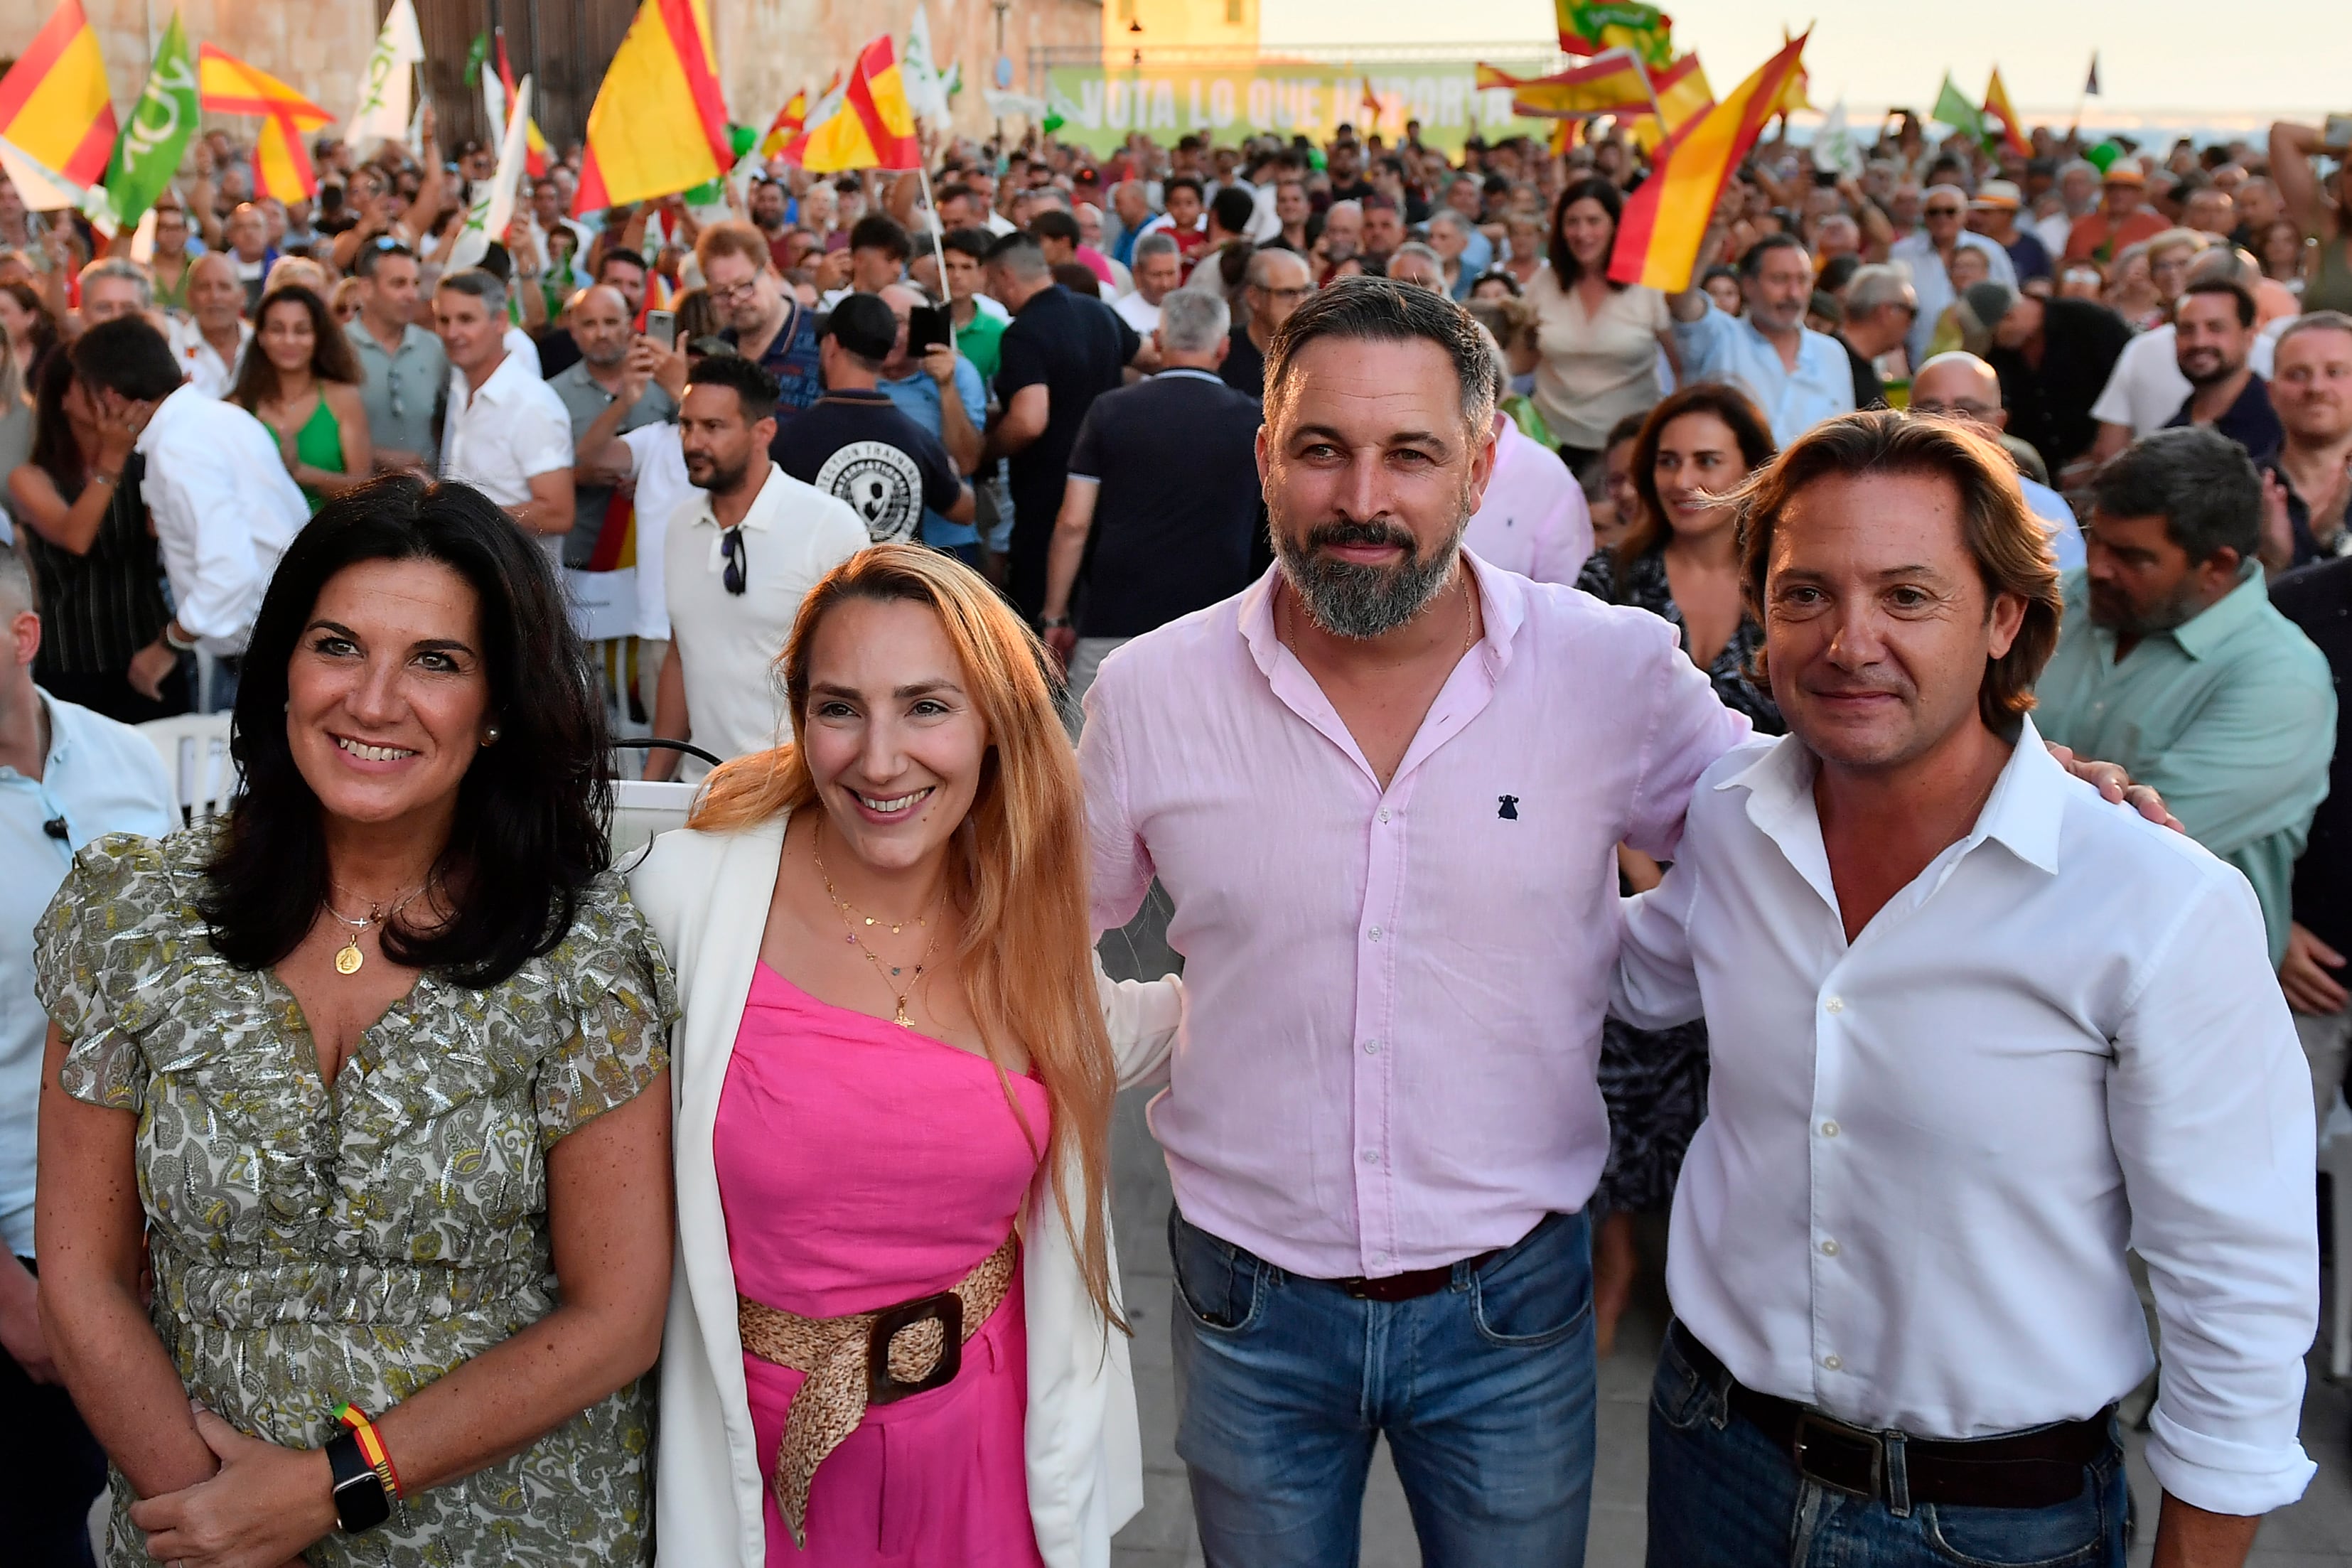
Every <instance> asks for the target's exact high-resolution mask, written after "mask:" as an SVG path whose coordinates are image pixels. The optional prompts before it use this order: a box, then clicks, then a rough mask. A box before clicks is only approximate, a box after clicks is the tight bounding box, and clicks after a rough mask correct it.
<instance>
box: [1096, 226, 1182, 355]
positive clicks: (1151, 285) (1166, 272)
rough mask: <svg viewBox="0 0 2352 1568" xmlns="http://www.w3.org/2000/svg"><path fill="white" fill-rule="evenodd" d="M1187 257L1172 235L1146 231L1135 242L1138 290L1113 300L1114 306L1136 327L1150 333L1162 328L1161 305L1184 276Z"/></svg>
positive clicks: (1142, 333) (1140, 332)
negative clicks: (1183, 256)
mask: <svg viewBox="0 0 2352 1568" xmlns="http://www.w3.org/2000/svg"><path fill="white" fill-rule="evenodd" d="M1183 277H1184V261H1183V258H1181V256H1179V255H1178V254H1177V253H1176V241H1175V238H1174V237H1173V236H1171V235H1166V234H1147V235H1145V236H1144V237H1142V238H1141V239H1139V240H1137V241H1136V242H1135V292H1134V293H1132V294H1122V295H1121V296H1119V297H1118V299H1117V300H1112V301H1111V307H1110V308H1111V309H1112V310H1117V311H1118V313H1119V317H1120V319H1121V320H1123V321H1126V322H1127V324H1128V325H1129V326H1130V327H1133V328H1134V329H1135V331H1136V335H1137V336H1139V337H1146V338H1148V337H1150V335H1151V334H1152V333H1153V332H1156V331H1159V330H1160V301H1161V300H1165V299H1167V298H1168V296H1169V295H1170V294H1171V293H1172V292H1174V290H1175V289H1176V286H1177V284H1179V283H1180V282H1181V281H1182V280H1183Z"/></svg>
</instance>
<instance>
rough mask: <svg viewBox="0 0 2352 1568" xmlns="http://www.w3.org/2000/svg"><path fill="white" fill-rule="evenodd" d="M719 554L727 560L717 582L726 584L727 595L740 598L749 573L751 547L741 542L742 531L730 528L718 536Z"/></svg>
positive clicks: (748, 578) (749, 575)
mask: <svg viewBox="0 0 2352 1568" xmlns="http://www.w3.org/2000/svg"><path fill="white" fill-rule="evenodd" d="M719 553H720V554H721V555H724V556H725V557H726V558H727V566H726V569H725V570H724V571H723V572H722V573H721V574H719V582H721V583H722V584H726V587H727V591H728V592H729V593H730V594H733V595H737V596H738V597H740V596H741V595H742V592H743V588H744V584H746V583H747V582H748V581H749V580H750V577H751V546H750V545H748V544H746V543H744V542H743V531H742V530H741V529H740V528H730V529H729V530H727V531H725V532H724V533H721V534H720V535H719Z"/></svg>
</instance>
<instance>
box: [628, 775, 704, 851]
mask: <svg viewBox="0 0 2352 1568" xmlns="http://www.w3.org/2000/svg"><path fill="white" fill-rule="evenodd" d="M697 788H698V786H697V785H694V784H672V783H668V782H667V781H660V782H656V781H654V780H648V779H614V781H613V864H614V865H615V866H620V865H623V864H625V863H626V861H627V858H628V857H630V856H633V855H635V854H636V853H637V852H638V851H639V850H641V849H643V848H644V847H646V845H648V844H650V843H652V842H653V840H654V835H656V834H657V833H667V832H668V831H669V830H670V829H671V828H673V827H684V826H686V816H687V813H688V811H690V810H692V809H693V806H694V795H695V791H696V789H697Z"/></svg>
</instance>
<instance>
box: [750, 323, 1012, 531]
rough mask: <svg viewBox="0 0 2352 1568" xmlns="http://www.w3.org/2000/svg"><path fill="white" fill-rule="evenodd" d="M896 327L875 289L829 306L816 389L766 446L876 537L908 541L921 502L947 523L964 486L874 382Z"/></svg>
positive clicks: (967, 510)
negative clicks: (819, 389) (843, 505)
mask: <svg viewBox="0 0 2352 1568" xmlns="http://www.w3.org/2000/svg"><path fill="white" fill-rule="evenodd" d="M902 330H903V329H902V328H901V327H900V326H899V325H898V316H897V314H896V313H895V312H894V311H892V310H891V309H890V307H889V304H888V303H887V301H885V300H882V299H881V298H880V297H879V296H877V295H874V294H852V295H849V296H848V297H846V298H845V299H844V300H842V301H841V302H840V303H839V304H837V305H835V307H834V308H833V315H832V317H831V318H830V319H829V320H828V321H826V322H825V327H824V338H823V340H822V342H820V344H819V346H818V363H819V365H820V367H821V369H822V372H823V374H824V395H821V396H820V397H818V398H817V400H816V401H815V402H814V403H813V404H811V405H809V406H808V407H807V408H806V409H804V410H803V411H802V412H801V413H800V414H799V415H798V416H795V417H793V418H792V419H789V420H785V421H782V422H781V423H779V424H778V425H777V426H776V435H775V439H774V440H772V441H771V442H769V444H768V456H770V457H771V458H774V459H775V461H776V466H777V467H778V468H782V469H783V470H784V472H786V473H788V474H790V475H791V476H792V477H793V478H794V479H800V480H802V481H803V482H804V483H807V484H812V485H814V486H815V487H816V488H817V489H821V490H824V492H825V493H827V494H828V495H832V496H836V497H838V498H839V499H841V500H845V501H847V502H848V503H849V505H850V508H851V510H855V511H856V513H857V515H858V516H859V517H861V518H863V519H864V520H865V521H866V533H867V534H868V535H869V536H870V537H871V538H872V539H873V541H874V542H875V543H877V544H897V543H903V542H907V541H908V540H911V539H913V538H914V537H915V536H916V530H917V529H918V527H919V525H920V524H921V522H922V521H923V509H924V508H925V507H927V506H928V507H929V508H930V509H931V510H933V511H936V512H938V513H939V514H940V516H942V517H944V518H946V519H947V520H948V521H950V522H970V521H971V515H972V496H971V486H970V485H968V484H966V483H964V481H963V476H962V475H961V474H959V473H958V472H956V466H955V460H954V459H953V458H950V457H949V456H948V451H947V448H946V447H942V446H941V445H940V440H939V437H936V436H934V435H932V434H931V433H930V432H929V431H928V430H926V429H924V428H923V427H922V426H919V425H918V424H916V423H915V422H914V421H913V420H912V419H909V418H908V417H907V416H905V415H904V414H901V413H900V412H898V405H897V404H895V403H893V402H891V401H890V397H889V395H888V394H887V393H885V392H883V391H882V390H881V389H880V382H881V375H882V366H883V363H885V362H886V361H887V360H888V359H889V358H890V356H891V354H892V353H893V352H894V351H895V350H896V349H897V347H898V333H899V332H900V331H902Z"/></svg>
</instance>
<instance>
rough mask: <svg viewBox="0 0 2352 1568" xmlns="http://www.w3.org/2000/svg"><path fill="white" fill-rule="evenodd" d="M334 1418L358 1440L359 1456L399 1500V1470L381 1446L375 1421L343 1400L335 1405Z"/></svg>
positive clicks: (385, 1488)
mask: <svg viewBox="0 0 2352 1568" xmlns="http://www.w3.org/2000/svg"><path fill="white" fill-rule="evenodd" d="M335 1419H336V1420H338V1421H340V1422H341V1423H342V1424H343V1426H345V1427H346V1428H347V1429H349V1431H350V1432H351V1434H352V1437H354V1438H355V1439H357V1440H358V1442H359V1446H360V1454H361V1457H362V1458H365V1459H366V1460H367V1462H368V1465H369V1467H370V1468H372V1469H373V1470H374V1471H375V1473H376V1479H378V1480H381V1481H382V1482H383V1489H384V1490H385V1491H387V1492H389V1493H391V1494H392V1497H393V1499H394V1501H398V1500H401V1496H402V1494H401V1489H400V1472H399V1471H398V1470H395V1469H394V1468H392V1452H391V1450H390V1449H388V1448H386V1447H384V1446H383V1436H382V1435H381V1434H379V1433H378V1432H377V1431H376V1429H375V1423H374V1422H373V1421H371V1420H369V1419H368V1416H367V1412H366V1411H364V1410H362V1409H361V1408H360V1407H359V1406H358V1405H353V1404H352V1403H351V1402H350V1401H349V1400H345V1401H344V1402H343V1403H342V1404H341V1405H337V1406H336V1407H335Z"/></svg>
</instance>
